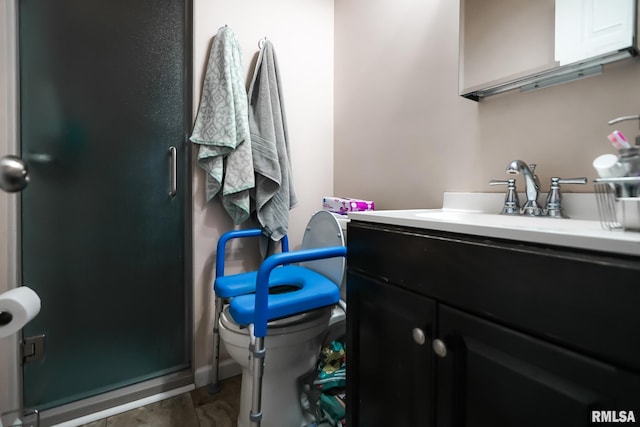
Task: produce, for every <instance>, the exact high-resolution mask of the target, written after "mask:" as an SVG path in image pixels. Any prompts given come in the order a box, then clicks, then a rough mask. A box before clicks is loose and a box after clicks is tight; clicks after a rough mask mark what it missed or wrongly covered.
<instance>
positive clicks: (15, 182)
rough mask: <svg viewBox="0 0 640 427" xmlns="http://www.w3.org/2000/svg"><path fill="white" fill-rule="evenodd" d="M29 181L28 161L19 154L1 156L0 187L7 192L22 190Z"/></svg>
mask: <svg viewBox="0 0 640 427" xmlns="http://www.w3.org/2000/svg"><path fill="white" fill-rule="evenodd" d="M28 183H29V168H28V166H27V163H26V162H25V161H24V160H22V159H21V158H20V157H17V156H11V155H9V156H4V157H2V158H0V189H2V190H4V191H6V192H7V193H15V192H18V191H22V190H23V189H24V188H25V187H26V186H27V184H28Z"/></svg>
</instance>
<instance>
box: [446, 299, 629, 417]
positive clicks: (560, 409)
mask: <svg viewBox="0 0 640 427" xmlns="http://www.w3.org/2000/svg"><path fill="white" fill-rule="evenodd" d="M438 313H439V317H438V322H439V323H438V338H440V339H441V340H443V341H444V343H445V344H446V347H447V354H446V356H445V357H443V358H439V359H438V361H437V362H436V363H437V383H438V386H437V409H436V411H437V414H438V422H437V425H438V426H443V427H444V426H447V427H451V426H465V427H476V426H478V427H480V426H482V427H488V426H491V427H513V426H519V427H528V426H530V427H539V426H546V427H549V426H562V427H569V426H585V425H589V424H590V422H591V420H592V417H593V416H596V417H599V416H600V415H602V413H601V412H600V411H607V415H606V416H608V417H609V419H612V418H613V417H617V418H618V419H621V418H622V417H627V416H628V411H630V410H631V411H633V413H634V416H635V417H638V416H640V377H639V376H638V375H635V374H632V373H629V372H625V371H623V370H620V369H617V368H616V367H614V366H611V365H608V364H605V363H601V362H599V361H597V360H595V359H591V358H588V357H585V356H583V355H580V354H578V353H574V352H572V351H569V350H565V349H563V348H561V347H557V346H554V345H551V344H548V343H546V342H544V341H540V340H537V339H534V338H532V337H529V336H528V335H525V334H522V333H519V332H516V331H514V330H511V329H508V328H505V327H503V326H500V325H497V324H494V323H491V322H488V321H485V320H483V319H480V318H478V317H475V316H471V315H468V314H466V313H463V312H461V311H458V310H455V309H452V308H449V307H447V306H444V305H439V309H438ZM540 315H541V316H543V315H544V313H540ZM593 338H594V339H598V337H597V336H594V337H593ZM611 411H615V412H611ZM622 411H624V412H622Z"/></svg>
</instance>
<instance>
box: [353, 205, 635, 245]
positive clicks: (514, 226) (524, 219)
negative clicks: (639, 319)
mask: <svg viewBox="0 0 640 427" xmlns="http://www.w3.org/2000/svg"><path fill="white" fill-rule="evenodd" d="M349 218H350V219H352V220H356V221H369V222H376V223H384V224H390V225H399V226H407V227H414V228H422V229H430V230H438V231H447V232H453V233H462V234H470V235H475V236H486V237H494V238H501V239H508V240H517V241H523V242H533V243H541V244H546V245H553V246H564V247H573V248H578V249H588V250H596V251H602V252H613V253H623V254H629V255H636V256H640V233H638V232H628V231H621V230H613V231H612V230H605V229H603V228H602V226H601V225H600V221H596V220H584V219H564V218H551V217H528V216H519V215H518V216H511V215H499V214H497V213H486V212H480V211H471V210H457V209H444V208H443V209H408V210H387V211H371V212H351V213H349Z"/></svg>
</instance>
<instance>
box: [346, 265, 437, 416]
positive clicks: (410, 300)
mask: <svg viewBox="0 0 640 427" xmlns="http://www.w3.org/2000/svg"><path fill="white" fill-rule="evenodd" d="M347 295H348V296H347V300H348V304H349V310H348V313H347V328H348V329H347V337H348V338H347V339H348V341H347V373H348V375H347V399H348V401H347V411H348V412H347V419H348V425H350V426H353V427H355V426H366V427H378V426H379V427H389V426H411V427H418V426H433V425H434V424H433V417H434V415H433V414H434V413H433V392H434V377H433V372H434V371H433V369H434V366H433V362H434V359H433V355H432V354H433V353H432V351H431V340H432V338H433V331H434V318H435V303H434V302H433V301H432V300H430V299H428V298H425V297H422V296H420V295H417V294H414V293H412V292H408V291H405V290H401V289H398V288H395V287H393V286H390V285H388V284H386V283H383V282H381V281H378V280H373V279H370V278H366V277H364V276H360V275H357V274H354V273H349V275H348V277H347Z"/></svg>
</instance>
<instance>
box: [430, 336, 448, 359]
mask: <svg viewBox="0 0 640 427" xmlns="http://www.w3.org/2000/svg"><path fill="white" fill-rule="evenodd" d="M431 347H432V348H433V352H434V353H435V354H437V355H438V356H440V357H445V356H446V355H447V346H446V345H445V344H444V342H443V341H442V340H439V339H437V338H436V339H435V340H433V342H432V343H431Z"/></svg>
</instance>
